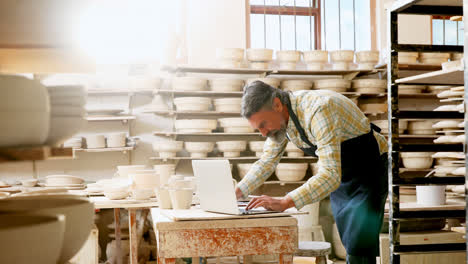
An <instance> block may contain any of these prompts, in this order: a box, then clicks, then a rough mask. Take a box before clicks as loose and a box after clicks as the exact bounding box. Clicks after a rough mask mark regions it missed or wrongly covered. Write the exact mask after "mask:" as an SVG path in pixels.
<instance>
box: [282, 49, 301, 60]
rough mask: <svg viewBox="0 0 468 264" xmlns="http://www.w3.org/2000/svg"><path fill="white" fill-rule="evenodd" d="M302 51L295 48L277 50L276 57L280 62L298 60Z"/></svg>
mask: <svg viewBox="0 0 468 264" xmlns="http://www.w3.org/2000/svg"><path fill="white" fill-rule="evenodd" d="M301 54H302V52H300V51H297V50H278V51H276V59H277V60H278V61H280V62H298V61H300V60H301Z"/></svg>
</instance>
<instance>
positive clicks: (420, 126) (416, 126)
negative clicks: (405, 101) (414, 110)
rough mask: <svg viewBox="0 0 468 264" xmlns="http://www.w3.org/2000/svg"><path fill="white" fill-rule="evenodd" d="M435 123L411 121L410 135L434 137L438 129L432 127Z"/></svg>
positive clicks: (409, 124)
mask: <svg viewBox="0 0 468 264" xmlns="http://www.w3.org/2000/svg"><path fill="white" fill-rule="evenodd" d="M432 125H434V122H433V121H409V122H408V134H411V135H434V134H435V132H436V129H435V128H433V127H432Z"/></svg>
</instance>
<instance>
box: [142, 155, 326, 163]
mask: <svg viewBox="0 0 468 264" xmlns="http://www.w3.org/2000/svg"><path fill="white" fill-rule="evenodd" d="M258 159H259V158H258V157H233V158H226V157H206V158H192V157H173V158H160V157H150V160H162V161H169V160H173V161H181V160H229V161H257V160H258ZM281 160H282V161H289V162H294V161H297V162H300V161H305V160H311V161H315V160H317V158H316V157H310V156H304V157H300V158H292V157H282V158H281Z"/></svg>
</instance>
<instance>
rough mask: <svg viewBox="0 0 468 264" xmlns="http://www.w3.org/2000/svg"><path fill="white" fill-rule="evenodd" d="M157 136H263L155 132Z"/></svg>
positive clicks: (255, 134) (253, 134) (254, 134)
mask: <svg viewBox="0 0 468 264" xmlns="http://www.w3.org/2000/svg"><path fill="white" fill-rule="evenodd" d="M153 135H155V136H167V137H169V136H205V137H209V136H260V137H261V136H262V134H260V133H224V132H211V133H184V132H153Z"/></svg>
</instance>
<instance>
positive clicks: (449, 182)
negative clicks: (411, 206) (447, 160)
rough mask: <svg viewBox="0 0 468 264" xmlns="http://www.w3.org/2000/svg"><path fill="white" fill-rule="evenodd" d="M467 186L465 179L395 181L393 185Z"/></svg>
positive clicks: (402, 179)
mask: <svg viewBox="0 0 468 264" xmlns="http://www.w3.org/2000/svg"><path fill="white" fill-rule="evenodd" d="M459 184H465V177H463V176H460V177H428V178H421V177H417V178H400V179H395V180H394V182H393V185H400V186H401V185H459Z"/></svg>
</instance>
